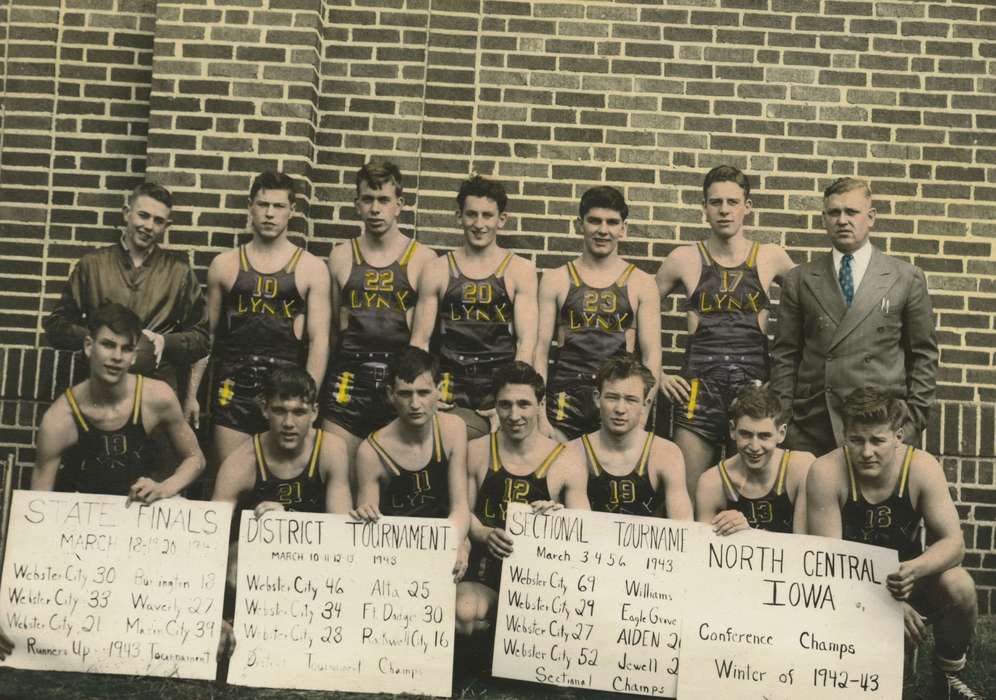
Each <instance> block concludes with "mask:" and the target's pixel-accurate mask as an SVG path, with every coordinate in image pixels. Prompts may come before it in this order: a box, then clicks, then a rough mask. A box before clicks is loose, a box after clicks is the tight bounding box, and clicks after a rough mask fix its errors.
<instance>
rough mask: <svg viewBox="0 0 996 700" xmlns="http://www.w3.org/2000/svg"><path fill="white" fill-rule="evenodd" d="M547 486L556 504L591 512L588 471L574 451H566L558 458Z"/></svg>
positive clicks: (552, 467) (548, 476)
mask: <svg viewBox="0 0 996 700" xmlns="http://www.w3.org/2000/svg"><path fill="white" fill-rule="evenodd" d="M552 446H553V445H552V444H551V447H552ZM547 484H549V487H550V498H551V499H553V501H554V502H556V503H562V504H563V505H564V507H565V508H573V509H574V510H591V504H590V503H589V502H588V470H587V469H585V466H584V462H582V461H581V460H580V459H579V457H578V454H577V452H575V451H574V450H569V449H565V450H563V451H562V452H561V453H560V454H559V455H558V456H557V459H556V460H554V462H553V464H551V465H550V470H549V471H548V472H547Z"/></svg>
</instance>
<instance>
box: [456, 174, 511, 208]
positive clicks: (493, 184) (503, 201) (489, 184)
mask: <svg viewBox="0 0 996 700" xmlns="http://www.w3.org/2000/svg"><path fill="white" fill-rule="evenodd" d="M467 197H487V198H488V199H490V200H493V201H494V203H495V204H497V205H498V211H499V212H504V211H505V207H507V206H508V193H507V192H505V188H504V187H503V186H502V184H501V183H500V182H498V181H497V180H485V179H484V178H483V177H481V176H480V175H475V176H474V177H472V178H470V179H469V180H464V181H463V183H462V184H461V185H460V191H459V192H457V206H458V207H460V211H463V205H464V202H466V201H467Z"/></svg>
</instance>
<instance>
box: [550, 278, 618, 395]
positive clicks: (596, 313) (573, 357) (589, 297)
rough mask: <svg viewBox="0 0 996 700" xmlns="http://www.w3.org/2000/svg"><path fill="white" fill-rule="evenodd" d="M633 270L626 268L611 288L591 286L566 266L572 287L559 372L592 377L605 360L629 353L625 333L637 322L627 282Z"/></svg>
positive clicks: (562, 317)
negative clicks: (630, 301) (627, 290)
mask: <svg viewBox="0 0 996 700" xmlns="http://www.w3.org/2000/svg"><path fill="white" fill-rule="evenodd" d="M634 267H635V265H633V264H629V265H627V266H626V269H625V270H623V273H622V274H621V275H619V279H617V280H616V281H615V282H613V283H612V284H610V285H609V286H608V287H592V286H590V285H588V284H586V283H585V282H584V280H582V279H581V275H580V274H578V271H577V268H576V267H575V266H574V263H573V262H569V263H567V275H568V277H569V278H570V284H571V286H570V289H569V290H568V292H567V298H566V299H564V305H563V306H562V307H561V308H560V324H559V330H560V333H561V334H562V335H561V344H560V352H559V354H558V356H557V361H556V365H557V369H558V370H563V371H565V372H577V373H579V374H592V375H593V374H595V373H596V372H598V367H599V365H601V364H602V360H604V359H606V358H609V357H614V356H616V355H621V354H623V353H625V352H626V350H627V348H626V331H627V330H629V329H630V328H632V327H633V324H634V321H635V319H634V318H633V307H632V306H631V305H630V303H629V295H628V294H627V293H626V282H627V281H628V280H629V276H630V275H631V274H632V272H633V268H634Z"/></svg>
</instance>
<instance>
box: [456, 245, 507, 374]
mask: <svg viewBox="0 0 996 700" xmlns="http://www.w3.org/2000/svg"><path fill="white" fill-rule="evenodd" d="M512 255H513V254H512V253H509V254H508V255H506V256H505V258H504V259H503V260H502V261H501V262H500V263H499V264H498V267H497V268H496V269H495V271H494V272H492V273H491V274H490V275H488V276H487V277H485V278H483V279H473V278H471V277H467V276H466V275H465V274H464V273H463V272H462V271H461V270H460V268H459V267H458V266H457V261H456V257H455V256H454V255H453V253H452V252H450V253H447V254H446V261H447V263H448V264H449V267H450V276H449V285H448V286H447V287H446V291H445V292H444V293H443V299H442V304H441V306H440V311H439V337H440V347H439V354H440V355H442V361H443V365H444V366H446V365H450V366H452V365H457V366H470V365H475V364H477V363H479V362H485V361H486V362H510V361H511V360H513V359H515V334H514V332H513V325H512V323H513V311H512V299H511V297H509V295H508V289H507V288H506V286H505V270H506V269H507V268H508V264H509V262H510V261H511V260H512Z"/></svg>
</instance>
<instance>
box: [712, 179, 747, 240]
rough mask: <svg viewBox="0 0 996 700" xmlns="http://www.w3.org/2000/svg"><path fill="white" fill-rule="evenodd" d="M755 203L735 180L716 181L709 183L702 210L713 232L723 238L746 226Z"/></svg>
mask: <svg viewBox="0 0 996 700" xmlns="http://www.w3.org/2000/svg"><path fill="white" fill-rule="evenodd" d="M752 207H753V204H752V203H751V201H750V200H749V199H747V198H746V197H744V191H743V189H742V188H741V187H740V185H738V184H737V183H735V182H714V183H712V184H711V185H709V189H708V191H707V192H706V198H705V201H703V202H702V210H703V211H704V212H705V218H706V222H707V223H708V224H709V227H710V228H711V229H712V231H713V233H715V234H716V235H717V236H720V237H722V238H732V237H733V236H735V235H737V234H738V233H739V232H740V231H741V230H742V229H743V227H744V219H745V218H747V215H748V214H750V212H751V209H752Z"/></svg>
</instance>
